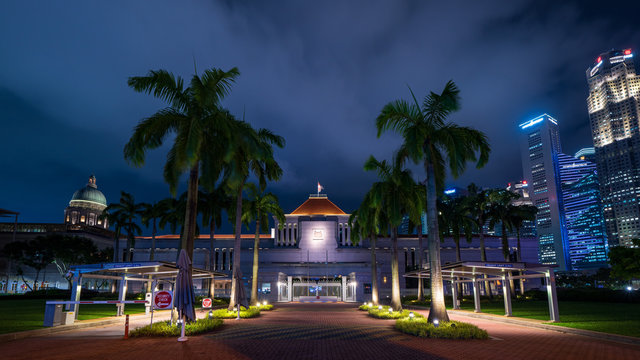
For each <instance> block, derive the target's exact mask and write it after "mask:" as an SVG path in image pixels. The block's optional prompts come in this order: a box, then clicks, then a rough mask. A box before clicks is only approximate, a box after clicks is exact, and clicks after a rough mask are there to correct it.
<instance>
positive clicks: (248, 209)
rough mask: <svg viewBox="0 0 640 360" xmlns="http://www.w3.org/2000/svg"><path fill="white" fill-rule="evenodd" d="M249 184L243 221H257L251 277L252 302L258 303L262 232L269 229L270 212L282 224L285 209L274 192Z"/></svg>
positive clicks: (253, 303)
mask: <svg viewBox="0 0 640 360" xmlns="http://www.w3.org/2000/svg"><path fill="white" fill-rule="evenodd" d="M247 185H250V186H248V187H247V188H248V190H249V191H248V197H249V199H248V201H247V204H246V206H244V212H243V214H242V217H243V218H244V219H243V222H245V223H252V222H255V223H256V236H255V240H254V241H253V274H252V277H251V304H252V305H258V248H259V247H260V232H261V231H262V232H267V231H269V214H272V215H273V216H274V217H276V218H277V219H278V221H279V223H280V224H281V225H280V226H282V224H283V223H284V222H285V218H284V211H282V209H281V208H280V205H279V203H278V197H277V196H275V195H274V194H272V193H270V192H269V193H265V192H262V191H259V190H258V187H257V186H255V185H254V184H247Z"/></svg>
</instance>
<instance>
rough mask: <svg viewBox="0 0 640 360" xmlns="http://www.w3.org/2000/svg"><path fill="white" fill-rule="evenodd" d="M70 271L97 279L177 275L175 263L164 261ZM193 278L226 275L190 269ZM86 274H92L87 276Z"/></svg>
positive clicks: (74, 268) (160, 277)
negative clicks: (123, 276) (100, 277)
mask: <svg viewBox="0 0 640 360" xmlns="http://www.w3.org/2000/svg"><path fill="white" fill-rule="evenodd" d="M70 270H72V271H74V272H77V273H79V274H83V276H85V277H87V278H90V277H99V276H103V277H105V276H122V275H125V276H127V278H129V279H130V278H138V279H144V278H146V277H148V276H152V277H153V278H157V279H167V278H168V279H171V278H175V277H176V276H177V275H178V270H179V269H178V266H177V265H176V263H172V262H166V261H139V262H121V263H101V264H86V265H76V266H71V267H70ZM192 273H193V275H192V276H193V277H194V278H210V277H211V276H216V277H226V276H227V275H226V274H224V273H222V272H218V271H209V270H204V269H199V268H196V267H193V268H192ZM88 274H92V275H93V276H91V275H88Z"/></svg>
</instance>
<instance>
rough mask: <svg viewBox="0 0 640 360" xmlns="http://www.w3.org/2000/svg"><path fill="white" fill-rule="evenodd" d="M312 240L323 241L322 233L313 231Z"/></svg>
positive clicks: (318, 230)
mask: <svg viewBox="0 0 640 360" xmlns="http://www.w3.org/2000/svg"><path fill="white" fill-rule="evenodd" d="M312 239H313V240H324V232H323V231H322V230H320V229H313V237H312Z"/></svg>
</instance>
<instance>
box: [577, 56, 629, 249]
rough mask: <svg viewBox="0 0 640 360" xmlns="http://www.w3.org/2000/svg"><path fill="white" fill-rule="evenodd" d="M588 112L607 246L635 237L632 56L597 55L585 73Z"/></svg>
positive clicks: (625, 241) (627, 244) (627, 241)
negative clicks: (587, 88)
mask: <svg viewBox="0 0 640 360" xmlns="http://www.w3.org/2000/svg"><path fill="white" fill-rule="evenodd" d="M586 77H587V82H588V84H589V96H588V97H587V107H588V111H589V118H590V122H591V133H592V137H593V144H594V147H595V162H596V165H597V171H598V179H599V182H600V192H601V197H602V207H603V213H604V219H605V225H606V232H607V237H608V240H609V243H610V244H611V245H617V244H620V245H625V246H630V245H631V240H632V239H634V238H638V237H640V204H639V203H638V200H639V198H640V129H639V127H640V104H639V102H638V101H639V100H640V99H639V97H640V77H639V76H638V74H637V71H636V67H635V65H634V62H633V53H632V52H631V50H630V49H627V50H612V51H609V52H607V53H603V54H601V55H600V56H599V57H598V58H597V59H596V61H595V63H594V65H592V66H591V67H589V68H588V69H587V71H586Z"/></svg>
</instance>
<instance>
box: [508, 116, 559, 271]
mask: <svg viewBox="0 0 640 360" xmlns="http://www.w3.org/2000/svg"><path fill="white" fill-rule="evenodd" d="M519 127H520V130H521V134H522V135H521V136H522V141H521V144H522V145H521V146H522V169H523V174H524V178H525V181H526V182H527V184H528V187H529V197H530V198H531V202H532V203H533V205H534V206H536V207H537V208H538V214H537V216H536V232H537V234H538V242H539V249H540V250H539V251H540V252H539V255H538V261H539V262H540V263H541V264H556V265H558V270H560V271H564V270H569V269H570V267H571V266H570V261H569V252H568V248H569V246H568V243H567V237H566V230H565V228H564V222H563V221H562V219H564V214H563V212H562V195H561V189H560V169H559V167H558V154H561V153H562V149H561V147H560V135H559V133H558V122H557V121H556V119H554V118H553V117H551V116H549V115H547V114H544V115H541V116H538V117H536V118H534V119H531V120H529V121H526V122H524V123H522V124H520V125H519Z"/></svg>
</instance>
